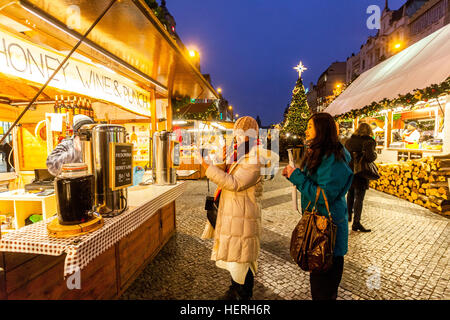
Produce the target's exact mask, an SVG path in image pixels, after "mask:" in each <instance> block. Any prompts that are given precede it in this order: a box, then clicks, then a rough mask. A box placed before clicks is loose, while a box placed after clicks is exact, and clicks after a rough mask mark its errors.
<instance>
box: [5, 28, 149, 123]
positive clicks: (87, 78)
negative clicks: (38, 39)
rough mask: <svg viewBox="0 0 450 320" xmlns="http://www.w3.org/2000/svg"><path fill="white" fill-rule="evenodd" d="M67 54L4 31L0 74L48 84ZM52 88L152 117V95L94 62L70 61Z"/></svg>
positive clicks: (63, 67)
mask: <svg viewBox="0 0 450 320" xmlns="http://www.w3.org/2000/svg"><path fill="white" fill-rule="evenodd" d="M64 58H65V55H64V54H61V53H59V52H57V51H53V50H49V49H46V48H42V47H40V46H38V45H36V44H34V43H31V42H29V41H27V40H24V39H21V38H19V37H17V36H14V35H12V34H10V33H8V32H5V31H4V30H1V29H0V73H4V74H7V75H12V76H16V77H19V78H23V79H26V80H30V81H33V82H37V83H40V84H44V83H45V82H46V81H47V80H48V78H49V77H50V76H51V75H52V73H53V72H54V70H56V68H57V67H58V65H59V64H60V63H61V62H62V61H63V60H64ZM49 86H51V87H54V88H58V89H61V90H68V91H71V92H75V93H79V94H82V95H86V96H89V97H92V98H97V99H100V100H104V101H108V102H112V103H115V104H117V105H120V106H122V107H123V108H125V109H127V110H129V111H131V112H134V113H137V114H140V115H144V116H150V94H149V92H148V91H146V90H144V89H142V88H140V87H138V86H136V85H135V84H134V82H133V81H131V80H129V79H127V78H126V77H123V76H120V75H118V74H116V73H114V72H113V71H112V70H111V71H109V70H107V68H102V67H101V66H100V67H99V66H98V65H95V64H93V63H89V62H84V61H82V60H79V59H75V58H70V59H69V60H68V61H67V63H66V64H65V65H64V66H62V68H61V69H60V71H59V72H58V73H57V74H56V76H55V77H54V78H53V80H52V81H51V82H50V84H49Z"/></svg>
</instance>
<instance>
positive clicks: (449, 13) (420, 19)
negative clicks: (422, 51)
mask: <svg viewBox="0 0 450 320" xmlns="http://www.w3.org/2000/svg"><path fill="white" fill-rule="evenodd" d="M448 4H449V0H429V1H428V2H427V3H425V4H424V5H423V6H422V7H421V8H420V9H419V10H417V12H416V13H415V14H414V15H413V16H412V17H411V18H410V22H409V34H410V41H411V43H414V42H417V41H419V40H420V39H422V38H424V37H426V36H428V35H430V34H431V33H433V32H435V31H436V30H438V29H440V28H442V27H443V26H445V25H447V24H448V23H449V21H450V8H449V5H448Z"/></svg>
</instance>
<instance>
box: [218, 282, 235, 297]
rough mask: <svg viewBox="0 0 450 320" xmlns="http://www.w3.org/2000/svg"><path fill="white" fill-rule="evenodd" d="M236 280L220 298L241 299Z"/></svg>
mask: <svg viewBox="0 0 450 320" xmlns="http://www.w3.org/2000/svg"><path fill="white" fill-rule="evenodd" d="M235 283H236V282H234V283H233V284H232V285H231V286H230V287H229V288H228V290H227V292H225V294H224V295H223V296H221V297H220V298H219V299H218V300H239V293H238V289H237V287H236V285H235Z"/></svg>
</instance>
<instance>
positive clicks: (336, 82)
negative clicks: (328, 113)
mask: <svg viewBox="0 0 450 320" xmlns="http://www.w3.org/2000/svg"><path fill="white" fill-rule="evenodd" d="M346 65H347V63H346V62H339V61H336V62H334V63H332V64H331V65H330V66H329V67H328V68H327V69H326V70H325V71H324V72H323V73H322V74H321V75H320V77H319V79H318V80H317V84H316V85H314V84H313V83H311V84H310V87H309V91H308V93H307V95H306V97H307V100H308V105H309V107H310V109H311V111H312V112H320V111H322V110H324V109H325V108H326V107H327V106H328V104H329V103H330V102H331V98H332V97H334V95H335V94H336V92H337V91H339V90H340V88H342V86H343V85H344V83H345V80H346Z"/></svg>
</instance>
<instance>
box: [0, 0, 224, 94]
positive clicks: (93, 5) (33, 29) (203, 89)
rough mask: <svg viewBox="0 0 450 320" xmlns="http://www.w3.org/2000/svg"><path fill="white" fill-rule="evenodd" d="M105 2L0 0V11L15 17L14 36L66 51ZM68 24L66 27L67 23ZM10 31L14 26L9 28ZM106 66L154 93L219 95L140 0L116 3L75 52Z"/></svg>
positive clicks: (83, 31)
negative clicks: (169, 91) (7, 0)
mask: <svg viewBox="0 0 450 320" xmlns="http://www.w3.org/2000/svg"><path fill="white" fill-rule="evenodd" d="M109 2H110V1H109V0H96V1H91V0H79V1H76V2H74V1H71V0H20V1H11V2H6V1H3V0H0V6H2V5H4V7H2V11H1V15H3V16H6V17H7V18H8V19H12V20H14V21H13V23H16V25H15V26H14V25H13V23H11V27H12V28H13V29H16V30H17V26H20V29H21V30H17V31H19V33H18V35H20V36H23V37H24V38H25V39H27V40H29V41H31V42H34V43H39V44H41V45H43V46H48V47H49V48H52V49H55V50H58V51H59V52H61V53H65V52H68V51H69V50H70V49H71V48H72V47H73V45H74V44H75V43H76V42H77V40H78V39H77V37H79V36H80V35H82V34H84V33H85V32H86V30H87V29H88V28H89V27H90V25H91V24H92V23H93V22H94V20H95V19H96V18H97V17H98V16H99V14H100V13H101V12H102V11H103V10H104V9H105V8H106V7H107V5H108V3H109ZM69 22H70V28H69V26H68V23H69ZM9 31H14V30H9ZM77 52H78V53H80V54H82V55H84V56H86V57H89V58H90V59H91V60H92V61H93V62H95V63H98V64H100V65H102V66H104V67H107V68H108V69H110V70H114V71H115V72H117V73H119V74H121V75H124V76H127V77H129V78H130V79H131V80H134V81H135V82H136V83H137V84H139V86H142V87H143V88H154V89H156V95H157V96H158V95H162V96H166V97H167V92H168V90H172V92H173V94H180V95H183V96H184V95H188V96H190V97H193V98H197V99H216V98H217V97H218V95H217V93H216V92H215V90H214V88H213V87H212V86H211V84H210V83H209V82H208V81H207V80H206V79H205V78H204V77H203V76H202V74H201V73H200V71H199V70H198V69H197V68H196V67H195V66H194V64H193V63H192V62H191V61H190V60H189V59H188V57H187V55H186V53H185V52H183V50H182V49H181V48H180V47H179V46H178V44H177V42H176V41H175V39H173V38H172V37H171V36H170V34H169V33H168V32H167V31H166V30H165V29H164V26H163V25H162V24H161V23H160V22H159V21H158V19H157V18H156V17H155V15H154V14H153V13H152V12H151V10H150V9H149V8H148V6H147V5H146V4H145V1H143V0H122V1H118V2H116V3H115V4H114V5H113V6H112V8H111V9H110V10H109V11H108V13H107V14H106V15H105V16H104V17H103V18H102V20H101V21H100V23H99V24H98V25H97V26H96V27H95V28H94V29H93V30H92V32H91V33H90V34H89V36H88V39H87V40H86V41H85V43H84V44H82V45H81V46H80V47H79V49H78V50H77Z"/></svg>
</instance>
